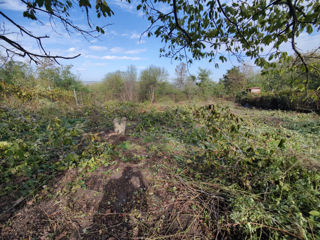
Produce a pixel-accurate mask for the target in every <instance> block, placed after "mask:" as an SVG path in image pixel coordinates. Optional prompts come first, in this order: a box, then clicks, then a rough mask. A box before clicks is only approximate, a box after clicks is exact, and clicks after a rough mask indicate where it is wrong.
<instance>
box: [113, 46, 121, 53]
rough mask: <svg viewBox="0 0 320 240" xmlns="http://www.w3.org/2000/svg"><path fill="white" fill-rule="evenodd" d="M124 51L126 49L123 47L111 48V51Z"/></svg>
mask: <svg viewBox="0 0 320 240" xmlns="http://www.w3.org/2000/svg"><path fill="white" fill-rule="evenodd" d="M123 51H124V49H123V48H121V47H113V48H111V49H110V52H112V53H120V52H123Z"/></svg>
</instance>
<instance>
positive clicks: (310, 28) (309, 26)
mask: <svg viewBox="0 0 320 240" xmlns="http://www.w3.org/2000/svg"><path fill="white" fill-rule="evenodd" d="M312 32H313V28H312V26H311V24H309V25H308V26H307V33H309V34H311V33H312Z"/></svg>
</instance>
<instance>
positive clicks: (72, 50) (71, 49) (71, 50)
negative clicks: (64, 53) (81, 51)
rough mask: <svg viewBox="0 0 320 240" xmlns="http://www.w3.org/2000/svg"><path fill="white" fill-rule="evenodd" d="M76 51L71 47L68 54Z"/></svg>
mask: <svg viewBox="0 0 320 240" xmlns="http://www.w3.org/2000/svg"><path fill="white" fill-rule="evenodd" d="M75 50H76V49H75V48H74V47H71V48H69V49H68V52H74V51H75Z"/></svg>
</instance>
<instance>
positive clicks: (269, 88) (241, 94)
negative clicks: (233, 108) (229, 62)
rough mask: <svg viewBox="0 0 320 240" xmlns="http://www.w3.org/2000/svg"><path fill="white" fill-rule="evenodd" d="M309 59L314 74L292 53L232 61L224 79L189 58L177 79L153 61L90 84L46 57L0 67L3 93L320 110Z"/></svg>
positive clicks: (314, 58)
mask: <svg viewBox="0 0 320 240" xmlns="http://www.w3.org/2000/svg"><path fill="white" fill-rule="evenodd" d="M305 59H306V60H307V63H308V65H310V66H311V67H310V68H309V74H308V76H307V75H306V74H305V69H304V66H303V65H302V64H299V61H297V58H295V57H288V59H287V61H285V62H284V61H283V62H273V63H269V64H266V66H265V68H263V69H255V68H254V67H251V66H249V65H246V64H243V65H241V66H239V67H232V68H231V69H229V70H228V71H227V72H226V74H225V75H223V77H222V78H221V79H220V80H219V81H218V82H215V81H213V80H212V78H211V75H212V74H214V71H213V70H209V69H202V68H199V70H198V72H197V73H196V74H194V75H192V74H189V72H188V71H187V66H186V64H184V63H180V64H179V65H177V66H176V68H175V77H174V79H173V80H171V81H169V75H168V73H167V71H166V69H164V68H160V67H157V66H149V67H148V68H146V69H144V70H142V71H141V72H140V73H138V72H137V69H136V68H135V67H134V66H129V67H128V68H127V70H126V71H114V72H111V73H107V74H106V76H105V77H104V79H103V80H102V81H101V82H97V83H93V84H90V85H84V84H83V83H82V82H81V81H80V80H79V79H78V77H77V76H76V75H74V74H73V73H72V72H71V68H72V66H57V65H55V64H53V63H52V62H50V61H44V62H43V63H42V64H40V65H39V66H37V67H35V68H34V67H31V66H30V65H28V64H25V63H21V62H17V61H8V62H5V63H3V64H2V66H1V68H0V83H1V85H0V90H1V92H2V96H4V95H5V96H7V95H10V94H15V95H17V96H18V97H20V98H22V99H30V98H35V97H45V96H46V95H48V96H50V97H48V99H51V100H55V99H56V98H60V95H61V96H62V95H63V96H64V98H65V99H68V101H71V100H70V99H73V98H79V102H80V103H84V102H98V103H104V102H106V101H131V102H146V101H147V102H151V103H154V102H163V101H173V102H179V101H197V100H199V101H203V100H210V99H213V98H217V97H219V98H229V99H230V98H232V99H236V100H237V101H238V102H239V103H241V104H243V105H249V106H255V107H260V108H265V109H284V110H289V109H290V110H299V109H301V110H302V109H306V110H308V111H309V110H313V111H319V95H320V94H319V91H320V71H319V70H318V69H320V56H319V55H317V54H315V53H313V54H309V55H308V54H307V55H306V56H305ZM250 87H259V88H260V89H261V94H260V95H251V94H248V91H246V90H247V89H248V88H250ZM19 89H20V90H19ZM21 89H24V90H23V91H22V90H21ZM54 89H56V90H54ZM57 89H58V90H57ZM21 91H22V92H23V93H22V92H21ZM63 91H64V93H62V92H63ZM59 94H60V95H59ZM77 100H78V99H77ZM72 101H73V100H72Z"/></svg>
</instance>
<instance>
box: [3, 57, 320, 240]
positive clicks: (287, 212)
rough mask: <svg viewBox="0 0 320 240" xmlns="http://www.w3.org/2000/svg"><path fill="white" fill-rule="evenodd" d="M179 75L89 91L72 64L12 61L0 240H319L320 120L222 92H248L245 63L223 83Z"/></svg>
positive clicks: (155, 73) (148, 75)
mask: <svg viewBox="0 0 320 240" xmlns="http://www.w3.org/2000/svg"><path fill="white" fill-rule="evenodd" d="M44 65H45V67H43V66H44ZM9 69H10V70H9ZM183 69H184V65H183V64H181V65H180V66H179V67H177V70H176V72H177V79H176V80H175V83H174V84H171V83H169V82H168V81H166V76H167V74H166V71H165V70H164V69H161V68H157V67H155V66H151V67H149V68H147V69H146V70H144V71H142V73H141V74H140V76H139V77H138V74H137V72H136V70H135V69H134V67H129V68H128V70H127V71H126V72H120V71H118V72H115V73H110V74H107V75H106V78H105V80H104V81H103V82H101V83H98V84H96V85H90V86H84V85H82V84H81V83H80V82H79V81H78V80H77V78H76V77H75V76H74V75H73V74H72V73H71V72H70V68H69V67H63V66H62V67H61V66H60V67H56V66H54V65H50V64H48V63H44V64H43V65H41V66H39V67H38V68H37V69H35V70H34V69H33V68H31V67H28V66H27V65H24V64H21V63H19V62H8V63H7V64H5V65H4V66H3V67H2V68H1V72H0V74H1V79H2V83H1V105H0V116H1V117H0V118H1V123H0V138H1V141H0V157H1V158H0V203H1V205H0V209H1V211H0V212H1V214H0V224H1V225H0V235H1V238H2V239H25V238H33V239H70V238H74V239H113V238H115V239H191V238H200V239H213V238H218V239H319V234H318V233H319V232H320V210H319V208H320V206H319V203H320V191H319V190H320V189H319V188H320V184H319V182H320V174H319V167H320V159H319V156H320V151H319V150H320V141H319V133H320V117H319V116H318V115H317V114H315V113H296V112H282V111H277V110H276V111H265V110H256V109H249V108H243V107H241V106H238V105H236V104H235V103H233V102H230V101H225V100H223V99H221V98H220V99H219V98H217V96H221V95H215V94H216V93H217V92H218V93H219V94H221V90H219V91H217V88H220V89H225V91H226V92H225V93H226V96H232V94H234V93H235V92H236V88H235V86H237V84H232V81H231V80H237V78H236V77H233V76H237V75H241V82H243V84H244V85H243V86H244V88H245V86H246V85H245V84H247V82H249V80H248V78H247V75H246V74H244V73H241V70H240V69H238V68H237V69H233V70H230V71H229V72H228V73H227V75H226V76H225V77H224V78H223V79H222V80H221V81H220V83H215V82H213V81H211V80H210V72H209V71H208V70H205V69H200V70H199V74H198V76H196V77H194V76H188V75H187V74H185V73H186V72H184V71H183ZM261 78H262V77H261ZM231 86H232V87H231ZM239 90H240V87H239ZM227 91H229V92H230V93H228V92H227ZM93 93H94V94H93ZM231 93H232V94H231ZM135 101H136V102H135ZM116 117H118V118H121V117H126V118H127V122H128V125H127V129H126V135H125V136H117V135H110V134H109V133H111V132H112V131H113V120H114V118H116Z"/></svg>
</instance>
